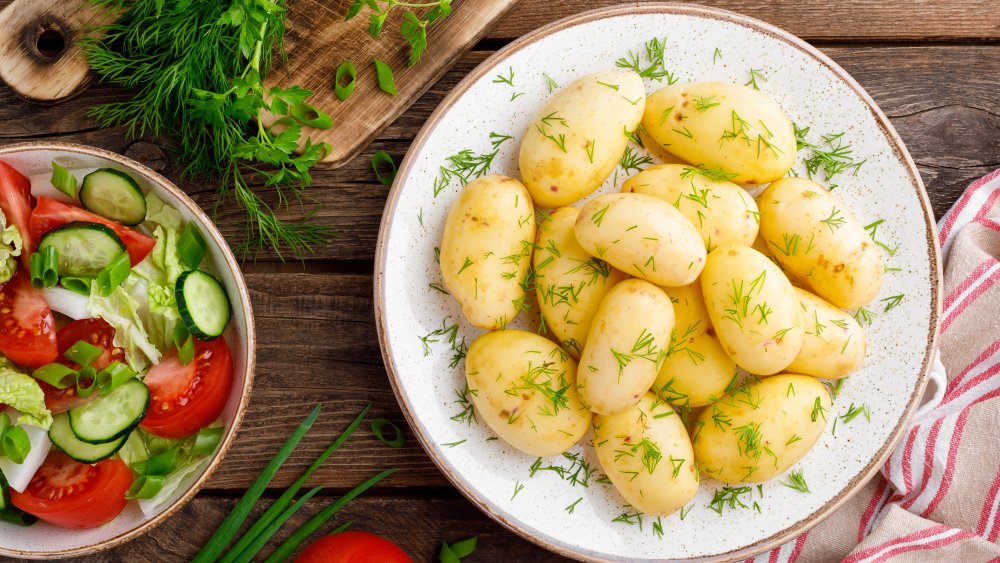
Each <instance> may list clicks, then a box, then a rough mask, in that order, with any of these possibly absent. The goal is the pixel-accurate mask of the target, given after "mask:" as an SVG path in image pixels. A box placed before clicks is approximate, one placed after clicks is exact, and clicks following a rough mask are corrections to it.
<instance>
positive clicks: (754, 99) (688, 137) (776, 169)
mask: <svg viewBox="0 0 1000 563" xmlns="http://www.w3.org/2000/svg"><path fill="white" fill-rule="evenodd" d="M642 127H643V129H645V130H646V132H647V133H648V135H649V136H650V137H652V138H653V140H654V141H655V142H656V144H658V145H659V146H661V147H663V149H665V150H666V151H668V152H670V153H672V154H675V155H677V156H678V157H680V158H681V159H683V160H684V161H685V162H688V163H690V164H693V165H695V166H698V167H700V168H705V169H715V170H719V171H720V172H721V173H724V174H727V175H730V176H732V178H731V179H732V181H734V182H738V183H741V184H764V183H767V182H772V181H774V180H777V179H778V178H781V177H782V176H784V175H785V174H787V173H788V170H789V169H791V167H792V165H793V164H795V155H796V144H795V133H794V131H793V129H792V122H791V121H790V120H789V119H788V117H787V116H786V115H785V113H784V112H783V111H781V108H780V107H778V104H776V103H774V101H772V100H771V99H770V98H768V97H767V96H765V95H764V94H762V93H760V92H758V91H757V90H754V89H753V88H748V87H746V86H739V85H736V84H727V83H722V82H696V83H689V84H673V85H671V86H667V87H665V88H661V89H660V90H657V91H656V92H654V93H653V94H652V95H650V96H649V99H647V100H646V110H645V112H644V113H643V116H642Z"/></svg>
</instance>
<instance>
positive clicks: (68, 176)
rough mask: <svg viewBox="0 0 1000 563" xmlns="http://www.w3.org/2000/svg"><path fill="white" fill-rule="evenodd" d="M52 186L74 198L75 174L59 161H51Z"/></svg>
mask: <svg viewBox="0 0 1000 563" xmlns="http://www.w3.org/2000/svg"><path fill="white" fill-rule="evenodd" d="M50 181H51V182H52V186H53V187H55V189H57V190H59V191H60V192H62V193H64V194H66V195H68V196H69V197H71V198H73V199H76V176H74V175H73V173H72V172H70V171H69V170H66V169H65V168H63V167H62V166H59V163H58V162H56V161H54V160H53V161H52V179H51V180H50Z"/></svg>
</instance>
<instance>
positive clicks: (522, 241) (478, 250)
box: [440, 175, 535, 330]
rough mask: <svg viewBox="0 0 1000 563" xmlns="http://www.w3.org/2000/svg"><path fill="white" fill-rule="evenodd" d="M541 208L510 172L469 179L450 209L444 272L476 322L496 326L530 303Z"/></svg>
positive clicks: (443, 243)
mask: <svg viewBox="0 0 1000 563" xmlns="http://www.w3.org/2000/svg"><path fill="white" fill-rule="evenodd" d="M534 241H535V208H534V207H533V206H532V204H531V197H530V196H529V195H528V191H527V190H526V189H524V186H523V185H521V183H520V182H518V181H517V180H515V179H513V178H508V177H507V176H499V175H490V176H483V177H482V178H477V179H476V180H473V181H472V182H469V184H468V185H467V186H465V188H464V189H463V190H462V193H461V194H459V196H458V201H457V202H455V205H454V206H453V207H452V208H451V210H450V211H449V212H448V219H447V221H446V222H445V225H444V237H443V238H442V239H441V256H440V263H441V264H440V265H441V275H442V276H443V278H444V284H445V286H447V287H448V291H449V292H450V293H451V295H452V296H453V297H454V298H455V299H456V300H457V301H458V303H459V304H460V305H461V306H462V312H463V313H464V314H465V318H466V319H468V321H469V322H470V323H472V324H473V325H475V326H477V327H479V328H483V329H487V330H496V329H501V328H504V327H506V326H507V323H509V322H510V321H512V320H513V319H514V317H516V316H517V313H518V312H519V311H521V310H522V309H524V308H526V304H525V302H524V298H525V296H524V289H523V288H522V282H523V281H524V278H525V276H526V275H527V274H528V269H529V268H530V266H531V250H532V245H533V244H534Z"/></svg>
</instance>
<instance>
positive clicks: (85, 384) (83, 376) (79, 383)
mask: <svg viewBox="0 0 1000 563" xmlns="http://www.w3.org/2000/svg"><path fill="white" fill-rule="evenodd" d="M95 389H97V370H95V369H94V368H92V367H90V366H87V367H85V368H83V369H81V370H80V371H78V372H76V394H77V396H78V397H82V398H84V399H86V398H87V397H89V396H91V395H93V394H94V390H95Z"/></svg>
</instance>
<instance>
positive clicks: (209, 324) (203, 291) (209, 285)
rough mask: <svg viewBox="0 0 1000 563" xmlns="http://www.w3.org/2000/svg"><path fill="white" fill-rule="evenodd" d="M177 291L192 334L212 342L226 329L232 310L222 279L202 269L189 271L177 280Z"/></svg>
mask: <svg viewBox="0 0 1000 563" xmlns="http://www.w3.org/2000/svg"><path fill="white" fill-rule="evenodd" d="M174 291H175V293H176V296H177V309H178V310H179V311H180V313H181V318H182V319H184V324H185V325H186V326H187V329H188V331H189V332H190V333H191V334H193V335H195V336H197V337H198V338H201V339H212V338H215V337H217V336H220V335H221V334H222V332H223V331H224V330H226V326H227V325H228V324H229V317H230V314H231V307H230V305H229V297H228V296H227V295H226V290H225V288H224V287H222V284H221V283H219V280H217V279H215V278H214V277H213V276H212V275H210V274H206V273H205V272H202V271H201V270H190V271H187V272H184V273H183V274H181V275H180V277H178V278H177V286H176V289H175V290H174Z"/></svg>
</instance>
